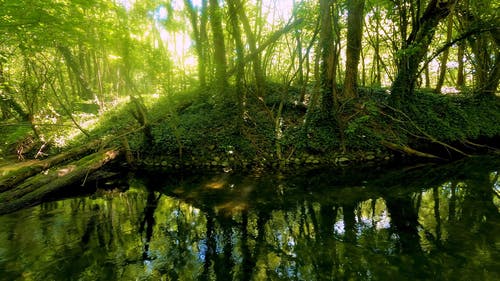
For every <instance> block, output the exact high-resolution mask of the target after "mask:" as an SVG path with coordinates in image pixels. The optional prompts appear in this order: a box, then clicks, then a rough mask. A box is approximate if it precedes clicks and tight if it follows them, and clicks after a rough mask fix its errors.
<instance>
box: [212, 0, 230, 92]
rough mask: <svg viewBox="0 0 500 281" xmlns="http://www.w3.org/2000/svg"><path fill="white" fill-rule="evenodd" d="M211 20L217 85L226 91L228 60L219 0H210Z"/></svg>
mask: <svg viewBox="0 0 500 281" xmlns="http://www.w3.org/2000/svg"><path fill="white" fill-rule="evenodd" d="M209 4H210V5H209V13H210V15H209V16H210V22H211V25H212V38H213V44H214V62H215V83H216V87H217V88H218V89H219V90H221V91H224V90H225V89H226V88H227V75H226V72H227V62H226V46H225V43H224V32H223V29H222V11H221V9H220V7H219V3H218V0H209Z"/></svg>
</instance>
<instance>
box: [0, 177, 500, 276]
mask: <svg viewBox="0 0 500 281" xmlns="http://www.w3.org/2000/svg"><path fill="white" fill-rule="evenodd" d="M424 172H425V175H427V177H422V176H421V174H408V173H406V175H405V176H406V177H410V178H412V181H411V183H412V184H408V182H407V181H404V180H402V179H398V178H396V177H397V175H391V181H380V180H376V181H369V180H368V181H366V182H364V183H359V182H350V183H349V185H347V184H345V183H343V182H342V181H339V182H329V181H328V180H329V179H331V178H333V177H331V176H330V175H327V176H323V175H317V177H313V176H311V177H302V176H301V177H297V178H288V179H286V180H277V179H276V178H270V179H267V178H259V179H255V178H251V179H250V180H249V179H246V180H241V179H240V178H238V177H236V178H232V177H227V176H226V177H217V178H212V179H211V180H210V182H208V183H207V182H201V183H200V181H199V180H197V181H194V182H192V183H191V182H187V183H186V182H182V181H181V182H177V183H175V184H174V185H170V186H167V187H166V188H164V189H162V190H156V191H148V190H147V189H144V190H137V191H134V192H130V193H125V194H123V195H120V196H119V197H118V196H113V195H110V196H109V197H106V196H105V197H104V198H93V199H89V198H85V199H73V200H71V201H70V202H67V203H65V205H61V204H60V203H57V204H51V205H47V206H43V208H40V210H39V213H37V216H36V220H37V221H38V222H39V223H37V224H34V226H33V227H35V228H36V231H32V230H31V229H30V228H29V227H30V225H24V224H23V225H21V224H19V225H18V226H17V228H19V229H18V230H17V231H12V232H10V231H9V232H7V233H6V235H7V234H8V233H13V234H12V235H10V236H9V235H7V236H9V237H10V238H9V239H13V240H15V241H17V243H15V242H14V243H11V245H17V246H16V247H20V246H19V245H21V243H20V242H21V240H20V238H19V237H18V235H19V234H18V233H30V232H36V233H37V235H36V236H38V237H41V238H40V239H41V241H43V243H46V244H58V245H64V246H63V247H59V248H58V249H57V251H56V250H54V251H53V252H52V253H50V255H51V258H50V259H54V260H60V261H61V262H60V263H59V264H58V269H57V270H54V269H52V271H51V273H48V272H49V271H48V269H47V268H45V267H41V266H33V268H36V269H37V271H38V272H39V275H38V276H44V277H48V278H49V279H50V278H52V277H54V278H53V279H57V278H55V276H59V275H60V276H63V275H68V274H69V273H70V274H71V275H70V276H76V277H77V278H81V277H82V276H93V277H95V276H100V277H105V278H107V279H110V280H111V279H114V280H118V279H120V280H128V279H135V277H140V278H143V279H145V280H160V279H161V278H164V279H168V280H196V279H197V280H266V279H268V280H366V279H377V280H391V279H394V280H401V279H412V278H420V279H441V280H474V279H477V278H479V279H482V280H495V279H498V278H497V277H498V271H499V269H498V268H499V267H498V262H497V261H498V260H500V256H499V254H498V246H497V245H498V243H499V238H498V233H499V231H500V229H499V226H500V221H499V213H498V206H496V205H495V203H493V202H494V198H495V196H497V195H495V194H494V191H493V185H494V183H495V182H497V181H498V178H495V177H497V176H498V174H494V176H491V175H490V173H488V172H477V173H475V174H470V175H469V176H467V177H465V176H463V175H460V174H459V173H457V172H456V171H452V172H450V173H453V175H454V176H449V175H448V176H447V177H446V178H444V180H443V178H439V177H437V178H432V177H430V176H428V175H430V174H429V173H430V172H429V171H424ZM436 173H437V174H439V173H441V174H442V172H441V171H438V172H436ZM418 178H422V179H425V181H424V180H422V181H416V180H415V179H418ZM325 179H326V180H325ZM335 180H338V178H335ZM321 181H324V183H321ZM351 181H352V179H351ZM251 185H252V186H253V187H252V186H251ZM148 186H158V184H157V183H148ZM158 191H160V192H159V193H158ZM497 200H498V199H497ZM496 202H498V201H496ZM61 208H64V209H61ZM60 210H64V212H61V211H60ZM58 212H59V213H58ZM56 218H57V220H59V224H54V223H52V224H49V226H47V225H46V223H47V222H44V221H45V220H47V221H49V222H51V221H53V220H54V219H56ZM0 219H2V218H1V217H0ZM61 221H71V222H73V226H72V227H68V225H67V224H63V223H61ZM0 222H1V221H0ZM42 222H44V223H42ZM56 222H57V221H56ZM14 225H16V224H14ZM56 225H59V226H58V227H59V228H57V232H54V229H53V227H54V226H56ZM9 229H10V227H9ZM19 230H22V231H19ZM54 233H57V235H54ZM71 241H77V243H72V242H71ZM0 246H1V245H0ZM9 251H14V249H11V250H9ZM144 261H147V262H146V263H145V262H144ZM0 263H1V262H0ZM0 269H2V270H3V269H5V266H4V265H0ZM44 272H45V273H44ZM7 276H16V275H15V274H14V273H13V274H10V275H7ZM129 277H134V278H129ZM89 278H90V277H89ZM83 280H85V278H84V279H83Z"/></svg>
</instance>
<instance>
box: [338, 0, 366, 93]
mask: <svg viewBox="0 0 500 281" xmlns="http://www.w3.org/2000/svg"><path fill="white" fill-rule="evenodd" d="M364 6H365V0H348V1H347V10H348V16H347V46H346V64H345V80H344V91H343V98H345V99H352V98H355V97H357V95H358V94H357V86H358V83H357V80H358V64H359V59H360V54H361V39H362V37H363V18H364V16H363V15H364V13H363V9H364Z"/></svg>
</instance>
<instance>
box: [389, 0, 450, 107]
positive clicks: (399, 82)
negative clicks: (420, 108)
mask: <svg viewBox="0 0 500 281" xmlns="http://www.w3.org/2000/svg"><path fill="white" fill-rule="evenodd" d="M456 2H457V0H448V1H441V0H431V1H430V2H429V3H428V4H427V7H426V9H425V11H424V13H423V14H422V16H420V17H419V18H418V20H416V21H414V22H413V23H412V30H411V33H410V35H408V37H407V38H406V39H405V41H404V43H403V48H401V50H400V51H399V54H398V55H399V60H398V66H397V75H396V77H395V80H394V82H393V83H392V86H391V101H392V103H393V104H394V105H396V106H402V105H403V103H404V100H405V99H407V98H409V97H411V95H412V94H413V92H414V89H415V85H416V82H417V76H418V67H419V64H420V63H421V62H422V60H423V59H424V57H425V55H426V54H427V51H428V48H429V45H430V44H431V42H432V39H433V37H434V33H435V32H436V27H437V25H438V24H439V22H440V21H441V20H442V19H444V18H446V17H447V16H448V14H449V13H450V11H451V8H452V7H453V6H454V5H455V3H456ZM403 29H405V27H404V26H403ZM404 34H405V33H404V32H403V35H404Z"/></svg>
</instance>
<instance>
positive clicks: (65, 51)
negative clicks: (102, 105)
mask: <svg viewBox="0 0 500 281" xmlns="http://www.w3.org/2000/svg"><path fill="white" fill-rule="evenodd" d="M57 49H58V50H59V52H61V54H62V55H63V57H64V60H65V61H66V63H67V65H68V66H69V68H71V70H72V71H73V73H74V74H75V77H76V79H77V81H78V83H79V84H80V86H81V87H82V91H83V93H82V98H83V99H87V100H88V99H93V98H94V96H95V95H94V92H93V91H92V89H91V88H90V85H89V83H88V82H87V80H85V77H84V75H83V72H82V69H81V68H80V67H79V66H78V64H77V63H76V61H75V59H74V57H73V55H72V54H71V50H70V49H69V48H68V47H66V46H58V47H57Z"/></svg>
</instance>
